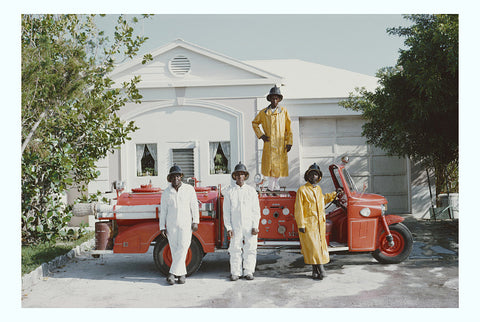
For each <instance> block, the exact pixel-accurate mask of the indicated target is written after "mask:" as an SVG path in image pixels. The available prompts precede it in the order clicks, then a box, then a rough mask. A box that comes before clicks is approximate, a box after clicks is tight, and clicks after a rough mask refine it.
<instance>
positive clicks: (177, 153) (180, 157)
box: [172, 149, 195, 178]
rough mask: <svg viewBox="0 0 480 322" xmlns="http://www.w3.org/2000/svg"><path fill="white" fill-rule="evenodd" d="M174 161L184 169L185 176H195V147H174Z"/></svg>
mask: <svg viewBox="0 0 480 322" xmlns="http://www.w3.org/2000/svg"><path fill="white" fill-rule="evenodd" d="M172 161H173V164H175V163H176V164H177V165H178V166H179V167H180V168H181V169H182V171H183V176H184V178H191V177H194V176H195V159H194V155H193V149H172Z"/></svg>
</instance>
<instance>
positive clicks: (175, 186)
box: [159, 164, 200, 285]
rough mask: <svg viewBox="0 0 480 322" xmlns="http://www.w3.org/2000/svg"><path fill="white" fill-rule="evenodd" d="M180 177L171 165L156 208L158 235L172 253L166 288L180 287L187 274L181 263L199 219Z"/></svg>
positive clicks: (188, 188)
mask: <svg viewBox="0 0 480 322" xmlns="http://www.w3.org/2000/svg"><path fill="white" fill-rule="evenodd" d="M182 177H183V173H182V170H181V169H180V167H179V166H177V165H175V164H174V165H173V167H171V168H170V173H169V174H168V176H167V181H168V182H170V183H171V185H169V186H168V187H167V188H166V189H165V191H163V193H162V200H161V204H160V218H159V219H160V220H159V222H160V232H161V234H162V235H163V236H165V237H167V238H168V243H169V244H170V250H171V252H172V266H171V267H170V271H169V274H168V277H167V282H168V284H170V285H173V284H175V276H177V277H178V283H179V284H184V283H185V278H186V274H187V268H186V266H185V260H186V257H187V253H188V248H189V247H190V243H191V241H192V231H197V229H198V223H199V222H200V216H199V212H198V200H197V194H196V193H195V188H193V187H192V186H191V185H188V184H182Z"/></svg>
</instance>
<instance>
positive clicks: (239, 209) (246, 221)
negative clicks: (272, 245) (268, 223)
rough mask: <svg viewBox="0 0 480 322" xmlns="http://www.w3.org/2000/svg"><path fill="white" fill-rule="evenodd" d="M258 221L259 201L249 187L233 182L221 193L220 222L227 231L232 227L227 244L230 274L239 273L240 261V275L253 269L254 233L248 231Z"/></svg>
mask: <svg viewBox="0 0 480 322" xmlns="http://www.w3.org/2000/svg"><path fill="white" fill-rule="evenodd" d="M259 221H260V205H259V201H258V195H257V191H255V189H254V188H253V187H251V186H249V185H247V184H244V185H243V186H241V187H240V186H239V185H237V184H235V185H234V186H233V187H232V188H230V189H228V190H227V192H225V193H224V200H223V222H224V225H225V229H226V230H227V231H229V230H232V231H233V237H232V238H231V239H230V246H229V247H228V252H229V253H230V273H231V274H232V275H237V276H242V261H243V275H248V274H253V272H254V271H255V264H256V262H257V240H258V235H252V228H256V229H258V223H259ZM244 243H245V244H244ZM242 248H243V252H242Z"/></svg>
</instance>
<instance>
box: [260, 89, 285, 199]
mask: <svg viewBox="0 0 480 322" xmlns="http://www.w3.org/2000/svg"><path fill="white" fill-rule="evenodd" d="M282 99H283V95H282V94H281V93H280V88H278V87H277V86H276V85H275V86H274V87H272V89H271V90H270V93H269V94H268V96H267V101H270V105H269V106H268V107H266V108H264V109H263V110H261V111H260V112H259V113H258V114H257V116H256V117H255V119H254V120H253V121H252V127H253V131H254V132H255V135H256V136H257V138H258V139H262V140H263V142H264V143H263V153H262V174H263V175H264V176H266V177H269V180H268V183H269V185H268V189H269V190H271V191H273V190H279V189H280V185H279V184H278V179H279V177H288V156H287V153H288V152H289V151H290V149H291V148H292V141H293V136H292V129H291V127H290V125H291V121H290V116H289V115H288V111H287V109H286V108H285V107H281V106H278V103H279V102H280V101H281V100H282ZM260 125H261V127H262V128H260ZM262 130H263V131H262Z"/></svg>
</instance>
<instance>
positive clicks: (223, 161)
mask: <svg viewBox="0 0 480 322" xmlns="http://www.w3.org/2000/svg"><path fill="white" fill-rule="evenodd" d="M225 173H230V142H210V174H225Z"/></svg>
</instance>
